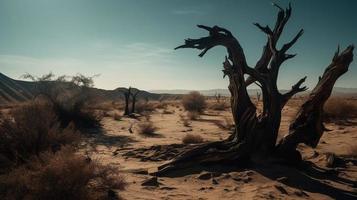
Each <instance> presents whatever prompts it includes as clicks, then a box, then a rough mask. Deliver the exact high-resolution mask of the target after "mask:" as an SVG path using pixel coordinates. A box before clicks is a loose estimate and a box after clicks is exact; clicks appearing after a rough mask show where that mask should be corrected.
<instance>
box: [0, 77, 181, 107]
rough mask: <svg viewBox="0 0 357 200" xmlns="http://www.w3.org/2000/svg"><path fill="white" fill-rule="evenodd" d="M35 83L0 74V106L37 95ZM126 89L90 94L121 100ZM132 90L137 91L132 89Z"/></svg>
mask: <svg viewBox="0 0 357 200" xmlns="http://www.w3.org/2000/svg"><path fill="white" fill-rule="evenodd" d="M36 84H38V83H36V82H31V81H21V80H15V79H12V78H9V77H8V76H6V75H4V74H2V73H0V105H1V104H2V105H4V104H8V103H18V102H23V101H26V100H29V99H32V98H33V97H34V95H35V94H36V93H37V91H36V90H37V89H36V88H37V87H36ZM125 90H126V89H125V88H123V87H119V88H116V89H114V90H104V89H98V88H91V91H90V92H91V93H92V94H94V96H95V97H97V98H99V99H101V100H103V101H106V100H109V101H115V100H122V99H124V97H123V92H124V91H125ZM133 90H137V89H135V88H133ZM178 96H180V95H171V94H155V93H151V92H147V91H141V92H140V93H139V94H138V97H137V98H138V99H149V100H159V99H160V98H166V99H172V98H179V97H178Z"/></svg>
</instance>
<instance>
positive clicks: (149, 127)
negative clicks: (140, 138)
mask: <svg viewBox="0 0 357 200" xmlns="http://www.w3.org/2000/svg"><path fill="white" fill-rule="evenodd" d="M138 128H139V134H142V135H146V136H151V135H154V134H155V131H156V130H157V127H156V126H155V125H154V123H153V122H152V121H149V120H146V121H144V122H140V123H139V124H138Z"/></svg>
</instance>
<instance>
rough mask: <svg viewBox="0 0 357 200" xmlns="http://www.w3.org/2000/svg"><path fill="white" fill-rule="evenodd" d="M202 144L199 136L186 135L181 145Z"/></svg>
mask: <svg viewBox="0 0 357 200" xmlns="http://www.w3.org/2000/svg"><path fill="white" fill-rule="evenodd" d="M202 142H203V138H202V137H201V136H200V135H194V134H187V135H185V137H183V138H182V143H184V144H198V143H202Z"/></svg>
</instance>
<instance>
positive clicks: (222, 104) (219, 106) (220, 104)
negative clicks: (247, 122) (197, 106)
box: [209, 101, 229, 111]
mask: <svg viewBox="0 0 357 200" xmlns="http://www.w3.org/2000/svg"><path fill="white" fill-rule="evenodd" d="M209 108H210V109H212V110H218V111H223V110H227V108H229V106H228V105H227V104H226V103H225V102H221V101H220V102H215V103H213V104H211V105H210V107H209Z"/></svg>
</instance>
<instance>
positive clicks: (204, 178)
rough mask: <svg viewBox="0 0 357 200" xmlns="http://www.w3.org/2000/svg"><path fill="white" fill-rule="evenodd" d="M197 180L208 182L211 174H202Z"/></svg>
mask: <svg viewBox="0 0 357 200" xmlns="http://www.w3.org/2000/svg"><path fill="white" fill-rule="evenodd" d="M197 178H198V179H200V180H208V179H210V178H212V174H211V173H210V172H203V173H201V174H200V175H199V176H198V177H197Z"/></svg>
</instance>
